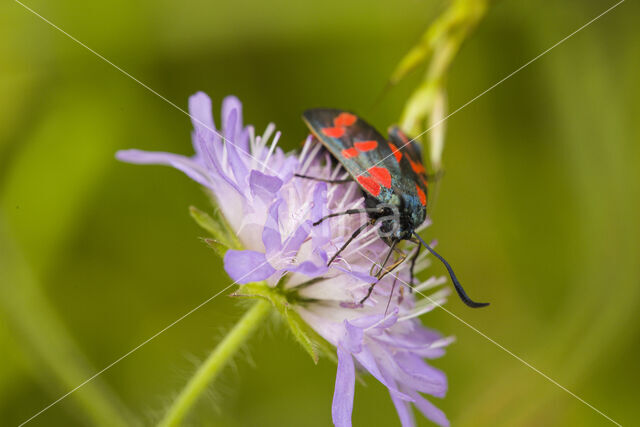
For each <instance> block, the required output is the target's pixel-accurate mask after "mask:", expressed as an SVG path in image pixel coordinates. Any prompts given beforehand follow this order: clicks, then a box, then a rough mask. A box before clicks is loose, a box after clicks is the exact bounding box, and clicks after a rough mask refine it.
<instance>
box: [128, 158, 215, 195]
mask: <svg viewBox="0 0 640 427" xmlns="http://www.w3.org/2000/svg"><path fill="white" fill-rule="evenodd" d="M116 158H117V159H118V160H120V161H123V162H128V163H136V164H139V165H166V166H172V167H174V168H176V169H178V170H181V171H182V172H184V173H185V174H186V175H187V176H188V177H189V178H191V179H193V180H194V181H196V182H198V183H199V184H201V185H204V186H205V187H208V188H213V186H214V182H213V180H212V179H211V177H210V175H209V172H208V171H207V170H206V169H205V168H204V167H203V166H201V165H200V164H198V163H196V162H194V161H193V160H191V159H190V158H188V157H185V156H180V155H178V154H172V153H163V152H158V151H155V152H154V151H141V150H120V151H118V152H117V153H116Z"/></svg>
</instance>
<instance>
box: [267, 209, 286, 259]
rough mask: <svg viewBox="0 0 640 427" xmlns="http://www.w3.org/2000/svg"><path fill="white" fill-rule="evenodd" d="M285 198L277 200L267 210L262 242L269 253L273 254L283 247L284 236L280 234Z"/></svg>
mask: <svg viewBox="0 0 640 427" xmlns="http://www.w3.org/2000/svg"><path fill="white" fill-rule="evenodd" d="M282 203H283V200H282V199H278V200H276V201H275V202H274V203H273V204H272V205H271V206H270V207H269V211H268V212H267V219H266V222H265V224H264V229H263V230H262V243H263V244H264V249H265V251H266V253H267V254H270V255H271V254H273V253H275V252H277V251H279V250H280V249H282V236H281V235H280V221H279V219H280V205H282Z"/></svg>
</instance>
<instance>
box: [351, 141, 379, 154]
mask: <svg viewBox="0 0 640 427" xmlns="http://www.w3.org/2000/svg"><path fill="white" fill-rule="evenodd" d="M353 146H354V147H356V149H357V150H358V151H363V152H364V151H371V150H375V149H376V148H377V147H378V141H375V140H371V141H357V142H354V143H353Z"/></svg>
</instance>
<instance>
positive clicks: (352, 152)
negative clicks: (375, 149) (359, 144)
mask: <svg viewBox="0 0 640 427" xmlns="http://www.w3.org/2000/svg"><path fill="white" fill-rule="evenodd" d="M342 155H343V156H344V157H345V158H346V159H351V158H352V157H356V156H357V155H358V150H356V149H355V148H353V147H351V148H345V149H344V150H342Z"/></svg>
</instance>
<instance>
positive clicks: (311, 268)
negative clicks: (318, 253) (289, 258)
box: [284, 260, 328, 277]
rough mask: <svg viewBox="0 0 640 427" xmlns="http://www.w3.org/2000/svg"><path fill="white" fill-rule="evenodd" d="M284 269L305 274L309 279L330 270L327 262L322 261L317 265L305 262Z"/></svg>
mask: <svg viewBox="0 0 640 427" xmlns="http://www.w3.org/2000/svg"><path fill="white" fill-rule="evenodd" d="M284 269H285V270H286V271H290V272H293V273H300V274H304V275H305V276H309V277H318V276H321V275H322V274H324V273H326V272H327V270H328V268H327V264H326V261H324V262H323V261H322V260H321V261H320V262H319V263H317V264H316V263H314V262H311V261H304V262H301V263H300V264H298V265H290V266H286V267H284Z"/></svg>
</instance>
